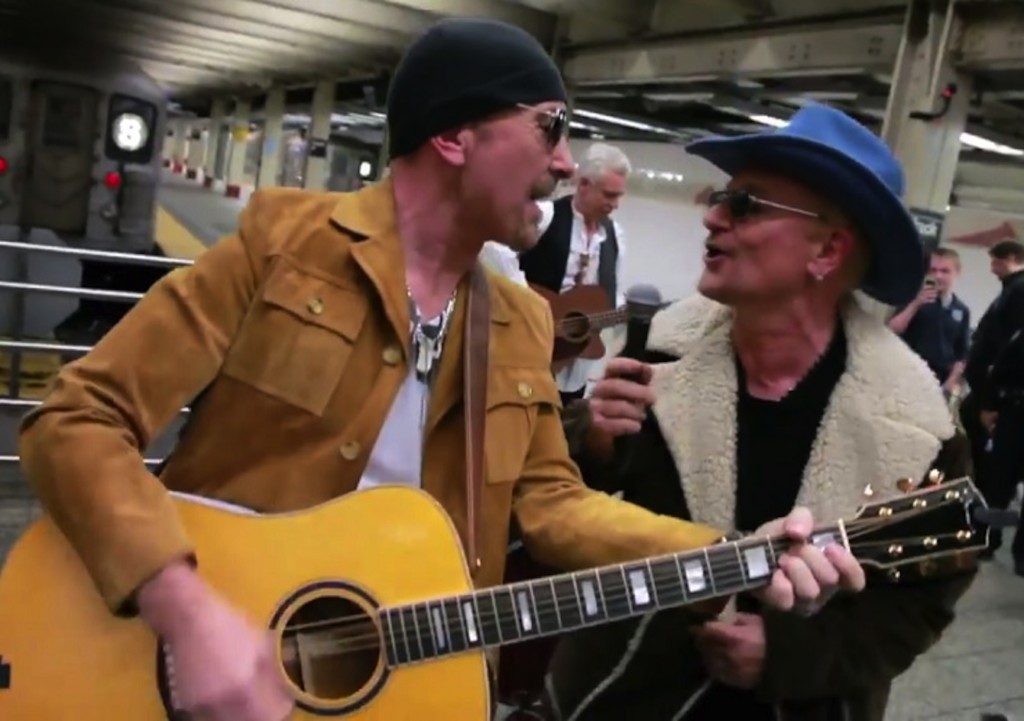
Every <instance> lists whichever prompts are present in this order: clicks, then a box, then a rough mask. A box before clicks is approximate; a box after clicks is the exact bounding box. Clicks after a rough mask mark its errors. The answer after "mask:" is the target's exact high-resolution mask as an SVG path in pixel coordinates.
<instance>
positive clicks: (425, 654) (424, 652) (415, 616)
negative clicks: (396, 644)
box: [410, 604, 433, 659]
mask: <svg viewBox="0 0 1024 721" xmlns="http://www.w3.org/2000/svg"><path fill="white" fill-rule="evenodd" d="M410 608H411V609H412V624H413V626H414V627H415V629H416V643H417V644H419V647H420V658H421V659H425V658H430V657H431V656H432V655H433V654H432V653H430V651H432V650H433V649H432V648H431V645H430V628H429V624H430V619H429V618H426V617H422V620H423V621H424V625H425V626H428V628H427V643H426V645H424V643H423V628H422V627H421V626H420V619H421V615H420V611H421V610H422V609H421V608H420V607H419V606H418V605H415V604H414V605H412V606H410Z"/></svg>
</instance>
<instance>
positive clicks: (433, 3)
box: [378, 0, 558, 48]
mask: <svg viewBox="0 0 1024 721" xmlns="http://www.w3.org/2000/svg"><path fill="white" fill-rule="evenodd" d="M378 2H380V3H382V4H384V5H391V6H395V7H403V8H409V9H412V10H418V11H420V12H424V13H429V14H430V15H432V16H434V17H438V18H441V17H474V18H492V19H494V20H502V21H504V22H507V23H510V24H512V25H516V26H518V27H521V28H522V29H523V30H525V31H526V32H528V33H530V34H531V35H533V36H534V37H535V38H537V40H539V41H540V42H541V44H542V45H544V47H547V48H550V47H552V46H553V45H554V42H555V32H556V30H557V27H558V16H557V15H555V14H554V13H549V12H544V11H543V10H538V9H536V8H532V7H530V6H529V5H525V4H523V3H518V2H511V1H510V0H378Z"/></svg>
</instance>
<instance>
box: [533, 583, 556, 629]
mask: <svg viewBox="0 0 1024 721" xmlns="http://www.w3.org/2000/svg"><path fill="white" fill-rule="evenodd" d="M530 588H531V589H532V593H533V598H534V601H533V607H534V608H535V609H537V626H539V627H540V632H541V633H550V632H552V631H561V630H562V628H563V627H562V612H561V611H560V610H559V608H558V593H557V592H556V591H555V583H554V581H553V580H552V579H551V577H550V576H549V577H548V578H546V579H540V580H538V581H534V582H531V583H530ZM552 609H553V610H554V614H552V613H551V610H552Z"/></svg>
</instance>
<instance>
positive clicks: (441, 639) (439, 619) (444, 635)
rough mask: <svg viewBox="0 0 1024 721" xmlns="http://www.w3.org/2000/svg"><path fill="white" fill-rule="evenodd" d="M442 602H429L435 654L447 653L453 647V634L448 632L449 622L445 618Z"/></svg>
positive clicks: (428, 607) (428, 609)
mask: <svg viewBox="0 0 1024 721" xmlns="http://www.w3.org/2000/svg"><path fill="white" fill-rule="evenodd" d="M442 610H443V608H442V606H441V604H440V603H435V604H433V605H431V604H429V603H428V604H427V615H428V617H429V619H430V627H431V629H433V632H434V635H433V641H434V649H435V650H436V654H435V655H440V654H443V653H447V652H448V651H449V650H450V649H451V645H452V644H451V636H450V635H449V633H448V624H447V623H446V622H445V620H444V614H442Z"/></svg>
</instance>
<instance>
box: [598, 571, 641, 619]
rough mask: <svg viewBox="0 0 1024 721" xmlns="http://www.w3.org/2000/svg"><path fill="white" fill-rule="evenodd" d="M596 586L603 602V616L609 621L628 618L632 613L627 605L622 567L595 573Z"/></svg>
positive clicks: (627, 597)
mask: <svg viewBox="0 0 1024 721" xmlns="http://www.w3.org/2000/svg"><path fill="white" fill-rule="evenodd" d="M594 575H595V576H597V581H598V586H599V587H600V590H601V598H602V599H603V601H604V615H605V616H606V617H607V618H608V619H609V620H611V619H615V618H628V617H629V616H630V614H631V613H632V610H633V609H632V607H631V606H630V604H629V590H628V589H627V588H626V577H625V575H623V570H622V567H621V566H620V567H618V568H611V569H605V570H603V571H597V572H596V573H595V574H594Z"/></svg>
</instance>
